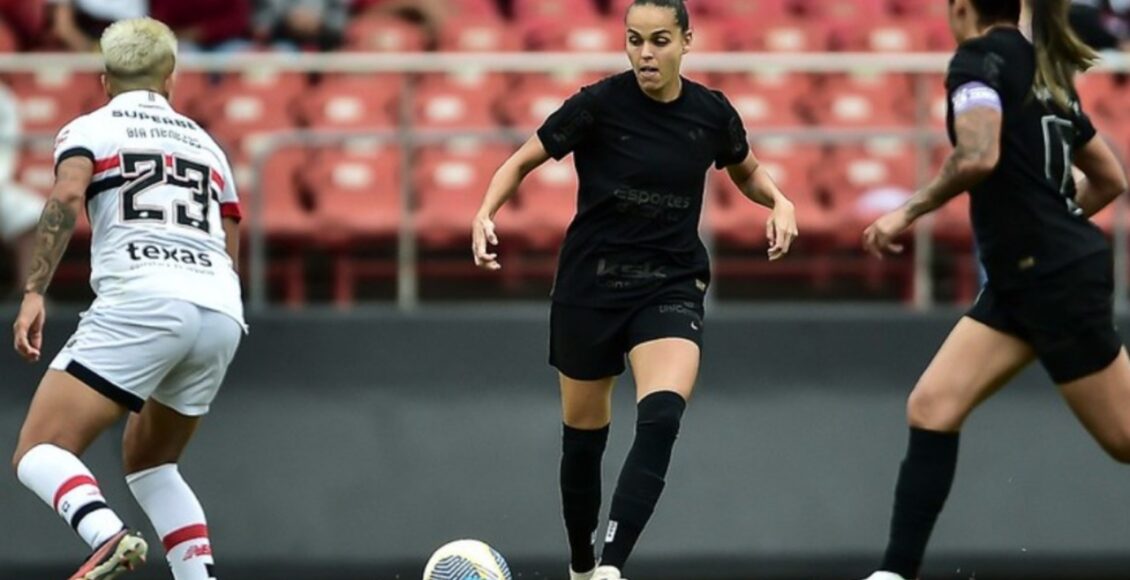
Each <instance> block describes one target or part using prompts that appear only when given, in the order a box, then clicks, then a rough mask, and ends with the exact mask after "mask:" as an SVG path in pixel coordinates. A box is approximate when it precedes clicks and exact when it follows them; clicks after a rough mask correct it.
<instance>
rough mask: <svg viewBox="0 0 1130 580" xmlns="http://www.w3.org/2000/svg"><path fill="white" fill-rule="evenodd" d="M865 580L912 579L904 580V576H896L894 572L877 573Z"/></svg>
mask: <svg viewBox="0 0 1130 580" xmlns="http://www.w3.org/2000/svg"><path fill="white" fill-rule="evenodd" d="M864 580H910V579H909V578H903V577H902V576H899V575H898V574H895V573H894V572H876V573H874V574H872V575H870V576H868V577H867V578H864Z"/></svg>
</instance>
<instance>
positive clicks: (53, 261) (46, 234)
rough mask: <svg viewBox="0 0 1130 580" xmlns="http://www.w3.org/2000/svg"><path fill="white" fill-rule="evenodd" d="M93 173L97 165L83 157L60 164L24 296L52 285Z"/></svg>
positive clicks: (42, 217) (41, 221) (37, 236)
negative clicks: (52, 279)
mask: <svg viewBox="0 0 1130 580" xmlns="http://www.w3.org/2000/svg"><path fill="white" fill-rule="evenodd" d="M93 171H94V164H93V163H91V161H90V160H89V159H86V158H84V157H70V158H68V159H65V160H63V162H62V163H60V164H59V167H58V169H57V174H56V177H55V187H54V188H53V189H52V191H51V198H50V199H48V200H47V205H46V206H45V207H44V208H43V213H42V215H40V217H39V225H38V226H37V227H36V230H35V249H34V251H33V254H32V266H31V272H30V274H28V279H27V283H26V284H25V285H24V292H25V293H35V294H43V293H45V292H46V291H47V287H48V286H49V285H50V284H51V278H52V277H54V275H55V269H56V268H58V266H59V261H60V260H62V258H63V253H64V252H65V251H66V249H67V244H68V243H69V242H70V240H71V235H72V234H73V233H74V231H75V224H76V223H78V214H79V212H80V211H82V200H83V197H84V195H85V193H86V188H87V186H88V185H90V178H91V175H92V174H93Z"/></svg>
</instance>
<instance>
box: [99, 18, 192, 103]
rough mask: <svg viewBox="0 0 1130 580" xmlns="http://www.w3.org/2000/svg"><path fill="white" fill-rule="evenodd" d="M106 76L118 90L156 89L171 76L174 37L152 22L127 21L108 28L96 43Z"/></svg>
mask: <svg viewBox="0 0 1130 580" xmlns="http://www.w3.org/2000/svg"><path fill="white" fill-rule="evenodd" d="M99 44H100V45H101V48H102V57H103V60H104V61H105V64H106V76H107V77H109V79H110V81H111V82H112V83H113V84H114V85H115V86H116V87H118V88H120V89H126V88H149V87H153V86H158V85H160V84H161V83H163V82H164V81H165V79H166V78H168V77H169V75H171V74H173V69H174V68H176V60H177V37H176V35H175V34H173V31H172V30H170V29H169V27H168V26H166V25H165V24H164V23H162V22H160V21H157V20H154V19H152V18H147V17H146V18H130V19H128V20H119V21H118V22H115V23H113V24H111V25H110V26H109V27H108V28H106V30H105V32H103V33H102V39H101V41H100V42H99Z"/></svg>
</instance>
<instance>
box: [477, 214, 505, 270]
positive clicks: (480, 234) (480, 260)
mask: <svg viewBox="0 0 1130 580" xmlns="http://www.w3.org/2000/svg"><path fill="white" fill-rule="evenodd" d="M487 244H490V245H492V246H497V245H498V236H496V235H495V234H494V222H493V221H491V219H490V217H489V216H486V215H478V216H475V221H474V222H472V224H471V254H472V255H474V256H475V265H476V266H478V267H480V268H483V269H485V270H498V269H500V268H502V264H499V263H498V254H497V253H495V252H488V251H487Z"/></svg>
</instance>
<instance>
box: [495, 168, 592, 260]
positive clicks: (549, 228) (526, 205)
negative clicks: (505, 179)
mask: <svg viewBox="0 0 1130 580" xmlns="http://www.w3.org/2000/svg"><path fill="white" fill-rule="evenodd" d="M518 201H519V206H518V208H517V209H516V210H515V211H514V212H512V213H511V214H510V215H509V216H506V218H507V219H506V220H505V221H500V222H499V223H498V229H499V235H500V236H501V235H506V236H517V237H518V238H519V239H520V240H521V241H522V242H523V243H524V244H525V245H527V246H529V247H531V248H534V249H537V250H551V249H553V248H555V247H556V246H557V244H558V243H560V241H561V239H562V238H563V237H564V236H565V228H566V227H567V226H568V225H569V222H571V221H572V219H573V214H574V213H576V209H577V172H576V170H575V169H574V166H573V160H572V159H565V160H563V161H559V162H555V161H549V162H548V163H545V164H544V165H542V166H541V167H539V168H537V169H535V170H534V171H533V172H531V173H530V174H529V175H527V176H526V179H524V180H523V181H522V185H521V186H520V187H519V188H518Z"/></svg>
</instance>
